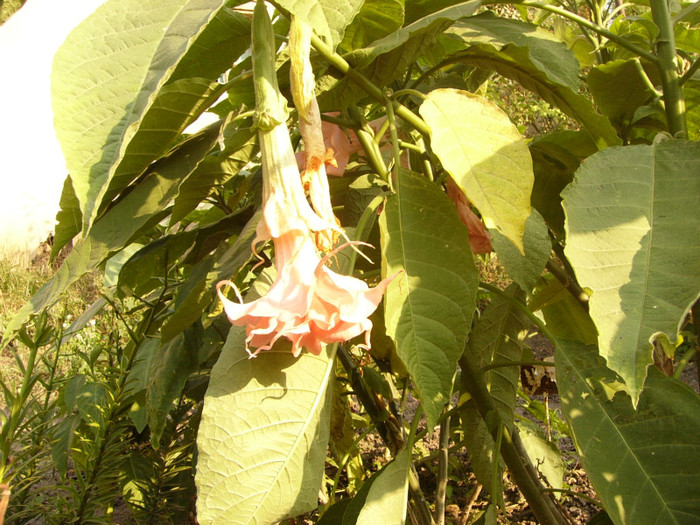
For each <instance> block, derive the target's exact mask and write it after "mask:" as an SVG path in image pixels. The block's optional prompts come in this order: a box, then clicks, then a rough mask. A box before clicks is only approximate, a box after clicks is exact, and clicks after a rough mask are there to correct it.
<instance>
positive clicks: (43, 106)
mask: <svg viewBox="0 0 700 525" xmlns="http://www.w3.org/2000/svg"><path fill="white" fill-rule="evenodd" d="M104 1H105V0H28V1H27V3H26V4H25V5H24V7H22V9H20V10H19V11H18V12H17V13H15V15H13V16H12V18H10V19H9V20H8V21H7V22H5V24H3V25H2V26H0V258H10V259H12V260H14V261H16V262H17V263H18V264H26V263H28V262H29V261H30V259H31V257H32V254H33V253H34V251H35V249H36V248H37V247H38V245H39V244H40V243H41V242H42V241H43V240H45V239H46V237H47V236H48V234H49V233H50V232H51V231H52V230H53V226H54V223H55V217H56V212H57V211H58V202H59V198H60V195H61V190H62V188H63V180H64V179H65V177H66V174H67V171H66V167H65V162H64V159H63V154H62V153H61V149H60V146H59V144H58V141H57V139H56V135H55V132H54V129H53V112H52V110H51V92H50V73H51V64H52V61H53V55H54V53H55V52H56V50H57V49H58V47H59V46H60V45H61V43H62V42H63V40H64V39H65V37H66V36H67V35H68V33H69V32H70V31H71V29H73V27H75V26H76V25H77V24H78V23H79V22H80V21H81V20H83V19H84V18H85V17H86V16H88V15H89V14H91V13H92V12H93V11H94V10H95V9H96V8H97V7H98V6H100V5H101V4H102V3H103V2H104Z"/></svg>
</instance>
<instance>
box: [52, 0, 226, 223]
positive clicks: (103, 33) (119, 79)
mask: <svg viewBox="0 0 700 525" xmlns="http://www.w3.org/2000/svg"><path fill="white" fill-rule="evenodd" d="M223 3H224V0H174V1H172V2H168V3H167V4H164V3H163V2H160V1H157V0H109V1H108V2H106V3H105V4H103V5H102V6H101V7H100V8H98V9H97V11H95V12H94V13H93V14H92V15H91V16H89V17H88V18H86V19H85V21H83V23H81V24H80V25H79V26H78V27H77V28H76V29H74V30H73V32H72V33H70V35H69V36H68V37H67V38H66V40H65V42H64V43H63V45H62V46H61V47H60V48H59V50H58V51H57V53H56V56H55V59H54V66H53V73H52V83H53V85H52V96H53V107H54V113H55V122H56V134H57V136H58V139H59V141H60V142H61V145H62V147H63V152H64V155H65V157H66V165H67V167H68V171H69V172H70V174H71V178H72V179H73V187H74V189H75V194H76V196H77V198H78V201H79V202H80V207H81V210H82V214H83V229H85V230H86V231H87V230H88V229H89V228H90V227H91V226H92V225H93V223H94V221H95V219H96V218H97V214H98V212H99V210H100V209H101V204H102V202H103V198H104V196H105V195H106V193H107V190H108V188H109V187H110V185H111V184H112V179H113V177H115V176H120V177H123V178H129V179H131V180H133V178H134V177H135V176H136V175H138V174H139V173H140V172H141V171H142V170H143V169H145V168H146V167H147V166H148V164H149V163H150V162H151V161H152V160H153V158H154V154H156V152H159V153H161V152H163V151H164V148H165V147H167V145H168V144H163V143H162V142H160V141H159V142H158V144H157V146H158V147H157V148H154V145H153V144H149V141H150V140H151V138H150V137H149V136H148V133H149V132H156V134H157V132H158V131H160V130H163V129H164V128H165V127H166V126H162V127H158V126H154V125H153V124H151V125H148V126H147V127H148V129H147V130H143V131H144V133H143V134H142V136H141V137H140V138H141V140H138V141H136V143H135V144H134V145H132V146H133V147H131V148H129V146H130V145H131V144H130V143H131V142H132V141H133V140H134V139H135V137H136V135H137V133H138V132H139V131H141V129H140V128H141V127H142V126H143V125H144V120H145V118H146V116H147V113H148V111H149V109H150V108H151V107H152V106H153V104H154V101H155V98H156V97H155V95H156V94H157V93H158V92H159V91H160V90H161V88H162V87H163V85H164V84H165V82H166V81H167V80H168V79H169V77H170V75H171V74H172V72H173V70H174V69H175V67H176V66H177V63H178V61H179V60H180V59H181V58H182V57H183V56H184V55H185V53H186V52H187V50H188V49H189V47H190V46H191V45H192V42H193V41H194V40H195V39H196V37H197V36H198V34H199V33H200V32H201V30H202V29H203V27H205V26H206V24H207V23H208V22H209V21H210V19H211V18H212V17H213V16H214V14H215V13H216V11H217V10H218V9H219V8H220V7H221V5H222V4H223ZM193 82H195V81H191V80H189V79H183V81H182V83H181V84H178V86H177V87H175V86H173V87H170V88H169V91H170V92H171V93H172V92H173V91H178V90H182V91H184V92H185V93H186V94H187V95H191V96H193V97H194V98H195V100H198V101H201V95H202V94H203V91H202V89H210V88H212V86H211V85H210V81H205V82H203V83H201V81H200V84H199V85H196V87H195V85H194V84H193ZM183 86H187V87H183ZM106 92H109V96H105V93H106ZM169 109H170V110H171V111H172V113H173V114H174V115H176V114H177V110H178V109H181V108H169ZM185 113H187V111H185ZM151 118H152V119H155V118H156V117H155V116H152V117H151ZM174 118H177V116H175V117H174ZM156 120H157V119H156ZM179 120H180V121H183V120H187V119H183V118H182V116H180V118H179ZM146 124H147V123H146ZM169 124H170V123H169ZM171 131H172V127H168V129H165V133H166V134H169V132H171ZM123 161H125V162H126V165H125V166H123V167H122V166H121V164H122V162H123ZM123 184H124V183H123ZM124 185H125V184H124Z"/></svg>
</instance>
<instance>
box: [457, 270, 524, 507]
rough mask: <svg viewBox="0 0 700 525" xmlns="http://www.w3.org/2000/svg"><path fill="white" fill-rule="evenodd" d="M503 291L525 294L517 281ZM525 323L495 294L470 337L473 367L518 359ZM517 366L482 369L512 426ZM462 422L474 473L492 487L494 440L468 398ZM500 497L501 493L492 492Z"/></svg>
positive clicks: (503, 417)
mask: <svg viewBox="0 0 700 525" xmlns="http://www.w3.org/2000/svg"><path fill="white" fill-rule="evenodd" d="M505 293H506V294H508V295H510V296H511V297H513V298H515V299H517V300H522V299H523V298H524V293H523V292H522V291H521V290H520V289H519V288H518V286H517V285H516V284H512V285H510V287H508V288H507V289H506V290H505ZM527 326H528V324H527V323H526V320H525V319H524V317H523V315H522V314H521V313H520V312H519V311H518V310H516V309H515V308H514V306H513V305H512V303H511V302H510V301H508V300H507V299H505V298H503V297H500V296H494V297H493V299H492V300H491V302H490V303H489V305H488V306H487V307H486V309H485V310H484V312H483V313H482V314H481V316H480V317H479V319H478V320H477V321H476V323H475V324H474V328H473V329H472V333H471V334H470V336H469V343H468V350H467V351H468V352H469V359H470V360H473V362H474V365H475V368H476V367H478V368H482V367H484V366H486V365H490V364H491V363H508V362H512V361H519V360H520V359H521V355H522V341H523V339H524V336H525V333H526V331H527ZM519 378H520V367H519V366H517V365H514V366H507V367H497V368H493V369H491V370H488V371H486V372H484V380H485V383H486V385H487V387H488V389H489V393H490V394H491V396H492V397H493V400H494V401H495V403H496V406H497V408H498V412H499V414H500V416H501V420H502V422H503V423H504V424H505V425H506V426H507V427H508V428H512V427H513V417H514V416H513V411H514V408H515V400H516V395H517V392H518V380H519ZM462 425H463V427H464V435H465V438H466V447H467V451H468V452H469V457H470V461H471V465H472V468H473V469H474V473H475V475H476V476H477V479H478V480H479V483H481V484H482V485H483V486H484V487H487V488H488V489H489V490H490V488H491V486H492V481H491V478H492V476H493V466H492V465H493V457H494V446H495V443H494V440H493V437H492V435H491V432H489V429H488V427H487V425H486V423H485V422H484V420H483V419H482V417H481V415H480V413H479V410H478V408H477V406H476V403H475V402H474V401H473V400H471V399H470V400H469V401H467V403H466V406H465V407H464V410H463V412H462ZM493 496H494V497H496V498H499V499H500V498H501V496H500V495H498V494H496V495H493Z"/></svg>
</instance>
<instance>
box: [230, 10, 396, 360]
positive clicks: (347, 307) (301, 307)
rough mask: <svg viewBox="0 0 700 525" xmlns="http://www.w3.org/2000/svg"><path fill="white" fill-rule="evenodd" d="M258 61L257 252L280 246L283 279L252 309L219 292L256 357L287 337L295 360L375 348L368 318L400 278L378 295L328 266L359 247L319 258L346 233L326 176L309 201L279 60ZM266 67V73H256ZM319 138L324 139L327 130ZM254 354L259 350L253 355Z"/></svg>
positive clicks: (260, 12)
mask: <svg viewBox="0 0 700 525" xmlns="http://www.w3.org/2000/svg"><path fill="white" fill-rule="evenodd" d="M261 5H262V4H261V3H258V4H257V6H256V12H255V15H254V21H255V17H256V16H260V15H261V16H263V17H265V18H262V19H259V20H262V22H263V24H260V27H261V28H262V30H264V31H266V32H267V35H266V37H267V39H268V40H269V43H267V45H263V46H261V47H260V48H259V49H260V50H261V51H269V50H270V49H274V40H273V39H272V27H271V25H270V23H269V19H268V18H266V16H267V14H266V11H265V10H264V7H262V8H259V7H258V6H261ZM254 26H256V27H257V25H256V24H254ZM254 36H255V35H254ZM253 42H254V47H255V44H256V42H262V44H265V41H264V40H263V39H258V40H256V39H254V41H253ZM254 58H255V59H256V60H258V62H254V74H255V75H256V81H257V80H260V82H258V83H256V99H258V98H259V100H258V108H260V109H261V111H260V118H259V125H258V128H259V130H258V135H259V142H260V152H261V158H262V172H263V213H262V219H261V221H260V223H258V227H257V231H256V238H255V240H254V241H253V244H254V245H255V244H257V243H258V242H260V241H267V240H270V239H271V240H272V242H273V244H274V247H275V254H274V255H275V268H276V269H277V277H276V278H275V281H274V282H273V283H272V286H271V287H270V289H269V290H268V291H267V293H266V294H265V295H263V296H262V297H260V298H259V299H256V300H254V301H251V302H249V303H244V302H243V298H242V297H241V294H240V292H239V291H238V289H237V288H236V286H235V285H234V284H233V283H232V282H231V281H222V282H220V283H219V284H218V285H217V293H218V296H219V298H220V299H221V301H222V303H223V305H224V311H225V312H226V315H227V316H228V318H229V320H230V321H231V322H232V323H233V324H235V325H238V326H246V327H247V328H246V333H247V337H246V350H247V351H248V353H249V354H250V356H251V357H253V356H255V355H256V354H257V353H258V352H260V351H261V350H269V349H270V348H272V345H273V344H274V343H275V342H276V341H277V340H278V339H280V338H282V337H285V338H287V339H288V340H290V341H291V342H292V354H293V355H294V356H298V355H299V354H300V353H301V351H302V348H306V349H307V350H308V351H309V352H311V353H313V354H316V355H318V354H319V353H321V351H322V349H323V344H324V343H336V342H341V341H346V340H348V339H351V338H353V337H356V336H359V335H361V334H362V333H364V334H365V344H366V345H367V346H369V343H370V341H369V336H370V330H371V328H372V322H371V321H370V320H369V319H368V317H369V315H370V314H372V312H374V310H375V309H376V308H377V306H378V304H379V302H380V301H381V299H382V295H383V294H384V291H385V290H386V288H387V286H388V285H389V283H390V282H391V280H392V279H393V277H391V278H387V279H384V280H382V281H381V282H380V283H379V284H378V285H376V286H375V287H374V288H370V287H369V286H368V285H367V283H365V282H364V281H361V280H359V279H356V278H354V277H351V276H347V275H340V274H338V273H336V272H334V271H332V270H330V269H329V268H328V267H327V266H326V263H327V262H328V260H329V258H330V257H333V256H334V255H335V254H336V253H337V252H338V250H340V249H342V248H344V247H345V246H347V245H348V244H352V243H346V244H345V245H343V246H341V247H339V248H336V249H334V250H332V251H330V252H329V253H328V254H327V255H326V256H325V257H323V258H321V257H320V256H319V253H318V251H317V248H316V242H315V236H316V234H318V233H319V232H326V231H331V232H341V231H342V230H340V227H339V226H338V225H337V223H336V221H335V217H334V216H333V214H332V207H331V204H330V194H329V191H328V181H327V180H326V178H325V175H326V174H325V171H322V172H321V171H320V170H319V173H318V177H317V180H315V183H314V187H313V188H312V189H310V191H309V193H310V198H311V201H312V204H313V206H314V208H315V209H312V208H311V205H309V202H308V201H307V200H306V196H305V194H304V188H303V186H302V181H301V176H300V173H299V169H298V168H297V163H296V159H295V157H294V153H293V151H292V143H291V140H290V138H289V131H288V130H287V127H286V124H285V122H284V117H285V114H286V108H285V107H281V106H282V104H284V103H286V101H284V99H283V98H282V97H281V95H279V88H278V87H277V83H276V78H275V76H274V57H273V56H272V55H269V54H268V55H264V54H263V53H262V52H260V53H257V52H254ZM258 64H259V65H260V66H261V67H259V68H256V66H257V65H258ZM258 71H260V74H259V73H258ZM266 82H267V83H266ZM258 86H260V89H258ZM309 120H310V123H312V124H315V123H318V124H320V118H318V119H316V117H313V118H311V119H309ZM314 132H318V135H320V126H319V129H317V130H314ZM324 155H325V153H324ZM317 156H318V157H320V156H321V155H320V154H319V155H317ZM307 169H308V168H307ZM324 182H325V184H324ZM329 210H330V212H329ZM331 221H332V222H331ZM225 288H232V289H233V291H234V293H235V295H236V297H237V299H238V301H232V300H230V299H229V298H228V297H226V295H225V294H224V290H225ZM250 347H253V348H254V350H253V351H251V350H250Z"/></svg>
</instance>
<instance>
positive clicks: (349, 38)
mask: <svg viewBox="0 0 700 525" xmlns="http://www.w3.org/2000/svg"><path fill="white" fill-rule="evenodd" d="M403 15H404V9H403V2H402V0H365V2H364V3H363V4H362V9H360V12H359V13H357V16H356V17H355V19H354V20H353V21H352V23H351V24H350V25H349V26H348V27H347V29H346V30H345V36H344V37H343V41H342V42H341V43H340V45H339V46H338V47H339V50H341V51H344V52H347V51H352V50H353V49H359V48H362V47H364V46H366V45H367V44H369V43H371V42H374V41H375V40H378V39H380V38H382V37H384V36H386V35H388V34H390V33H393V32H394V31H396V30H397V29H399V28H400V27H401V26H402V25H403Z"/></svg>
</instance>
